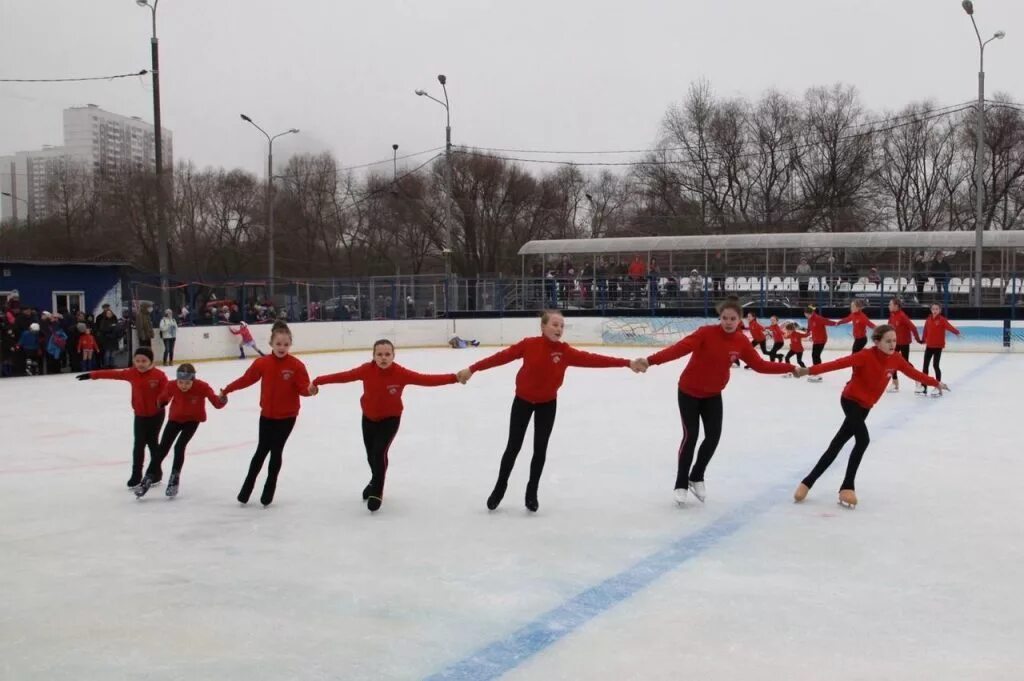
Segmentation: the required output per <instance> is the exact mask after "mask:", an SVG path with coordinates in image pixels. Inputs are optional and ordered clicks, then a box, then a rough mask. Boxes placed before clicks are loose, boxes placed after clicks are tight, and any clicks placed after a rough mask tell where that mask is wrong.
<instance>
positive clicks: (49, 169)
mask: <svg viewBox="0 0 1024 681" xmlns="http://www.w3.org/2000/svg"><path fill="white" fill-rule="evenodd" d="M162 132H163V135H162V137H163V149H162V150H161V151H162V156H163V159H162V161H163V166H164V169H165V170H169V169H171V168H173V167H174V160H173V159H174V151H173V134H172V133H171V131H170V130H168V129H167V128H164V129H163V130H162ZM155 140H156V133H155V129H154V127H153V126H152V125H151V124H149V123H146V122H145V121H143V120H142V119H140V118H138V117H137V116H132V117H129V116H121V115H120V114H115V113H111V112H109V111H104V110H103V109H101V108H99V107H98V106H96V105H95V104H89V105H88V106H79V107H72V108H70V109H65V110H64V145H63V146H60V147H43V148H42V149H39V150H35V151H19V152H17V153H16V154H14V155H13V156H3V157H0V192H2V193H5V194H11V195H12V196H4V195H0V220H6V219H12V218H14V217H17V218H18V219H19V220H20V219H25V218H28V219H29V221H33V220H42V219H43V218H45V217H46V216H47V215H49V214H50V213H51V210H50V208H51V203H52V197H51V191H50V190H51V186H52V184H53V182H54V180H56V179H57V178H58V177H59V172H60V170H61V168H63V167H68V166H74V167H75V168H76V169H81V170H82V171H85V172H91V173H92V174H93V175H94V176H95V177H103V176H110V175H114V174H117V173H120V172H138V171H143V170H148V171H152V170H155V169H156V147H155ZM26 204H27V205H26ZM26 208H27V214H26Z"/></svg>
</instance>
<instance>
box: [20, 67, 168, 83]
mask: <svg viewBox="0 0 1024 681" xmlns="http://www.w3.org/2000/svg"><path fill="white" fill-rule="evenodd" d="M148 73H149V71H147V70H146V69H142V70H141V71H139V72H138V73H119V74H117V75H114V76H92V77H89V78H0V83H82V82H84V81H87V80H115V79H117V78H134V77H136V76H145V75H146V74H148Z"/></svg>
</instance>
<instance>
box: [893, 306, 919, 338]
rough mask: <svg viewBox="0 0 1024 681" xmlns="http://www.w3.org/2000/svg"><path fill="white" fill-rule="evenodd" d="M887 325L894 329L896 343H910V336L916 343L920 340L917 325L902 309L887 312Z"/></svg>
mask: <svg viewBox="0 0 1024 681" xmlns="http://www.w3.org/2000/svg"><path fill="white" fill-rule="evenodd" d="M889 326H891V327H892V328H894V329H896V345H910V338H911V336H913V338H914V340H916V341H917V342H918V343H920V342H921V337H920V336H919V335H918V334H917V327H916V326H914V322H912V321H910V317H908V316H907V313H906V312H904V311H903V310H896V311H895V312H890V313H889Z"/></svg>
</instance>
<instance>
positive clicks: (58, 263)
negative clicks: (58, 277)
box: [0, 258, 131, 267]
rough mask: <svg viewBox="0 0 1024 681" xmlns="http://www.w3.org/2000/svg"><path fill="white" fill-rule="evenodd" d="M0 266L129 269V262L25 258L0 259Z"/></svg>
mask: <svg viewBox="0 0 1024 681" xmlns="http://www.w3.org/2000/svg"><path fill="white" fill-rule="evenodd" d="M0 265H37V266H38V265H43V266H55V265H56V266H63V265H83V266H88V267H131V263H130V262H117V261H103V260H96V261H92V260H30V259H25V258H0Z"/></svg>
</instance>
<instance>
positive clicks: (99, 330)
mask: <svg viewBox="0 0 1024 681" xmlns="http://www.w3.org/2000/svg"><path fill="white" fill-rule="evenodd" d="M96 340H98V341H99V344H100V350H101V351H102V352H103V357H102V361H101V362H100V364H101V366H103V368H105V369H112V368H114V353H115V352H117V348H118V346H119V345H120V343H121V331H120V328H119V327H118V319H117V315H115V314H114V311H113V310H111V309H110V306H109V305H104V306H103V312H102V313H101V314H100V317H99V319H98V320H97V322H96Z"/></svg>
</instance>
